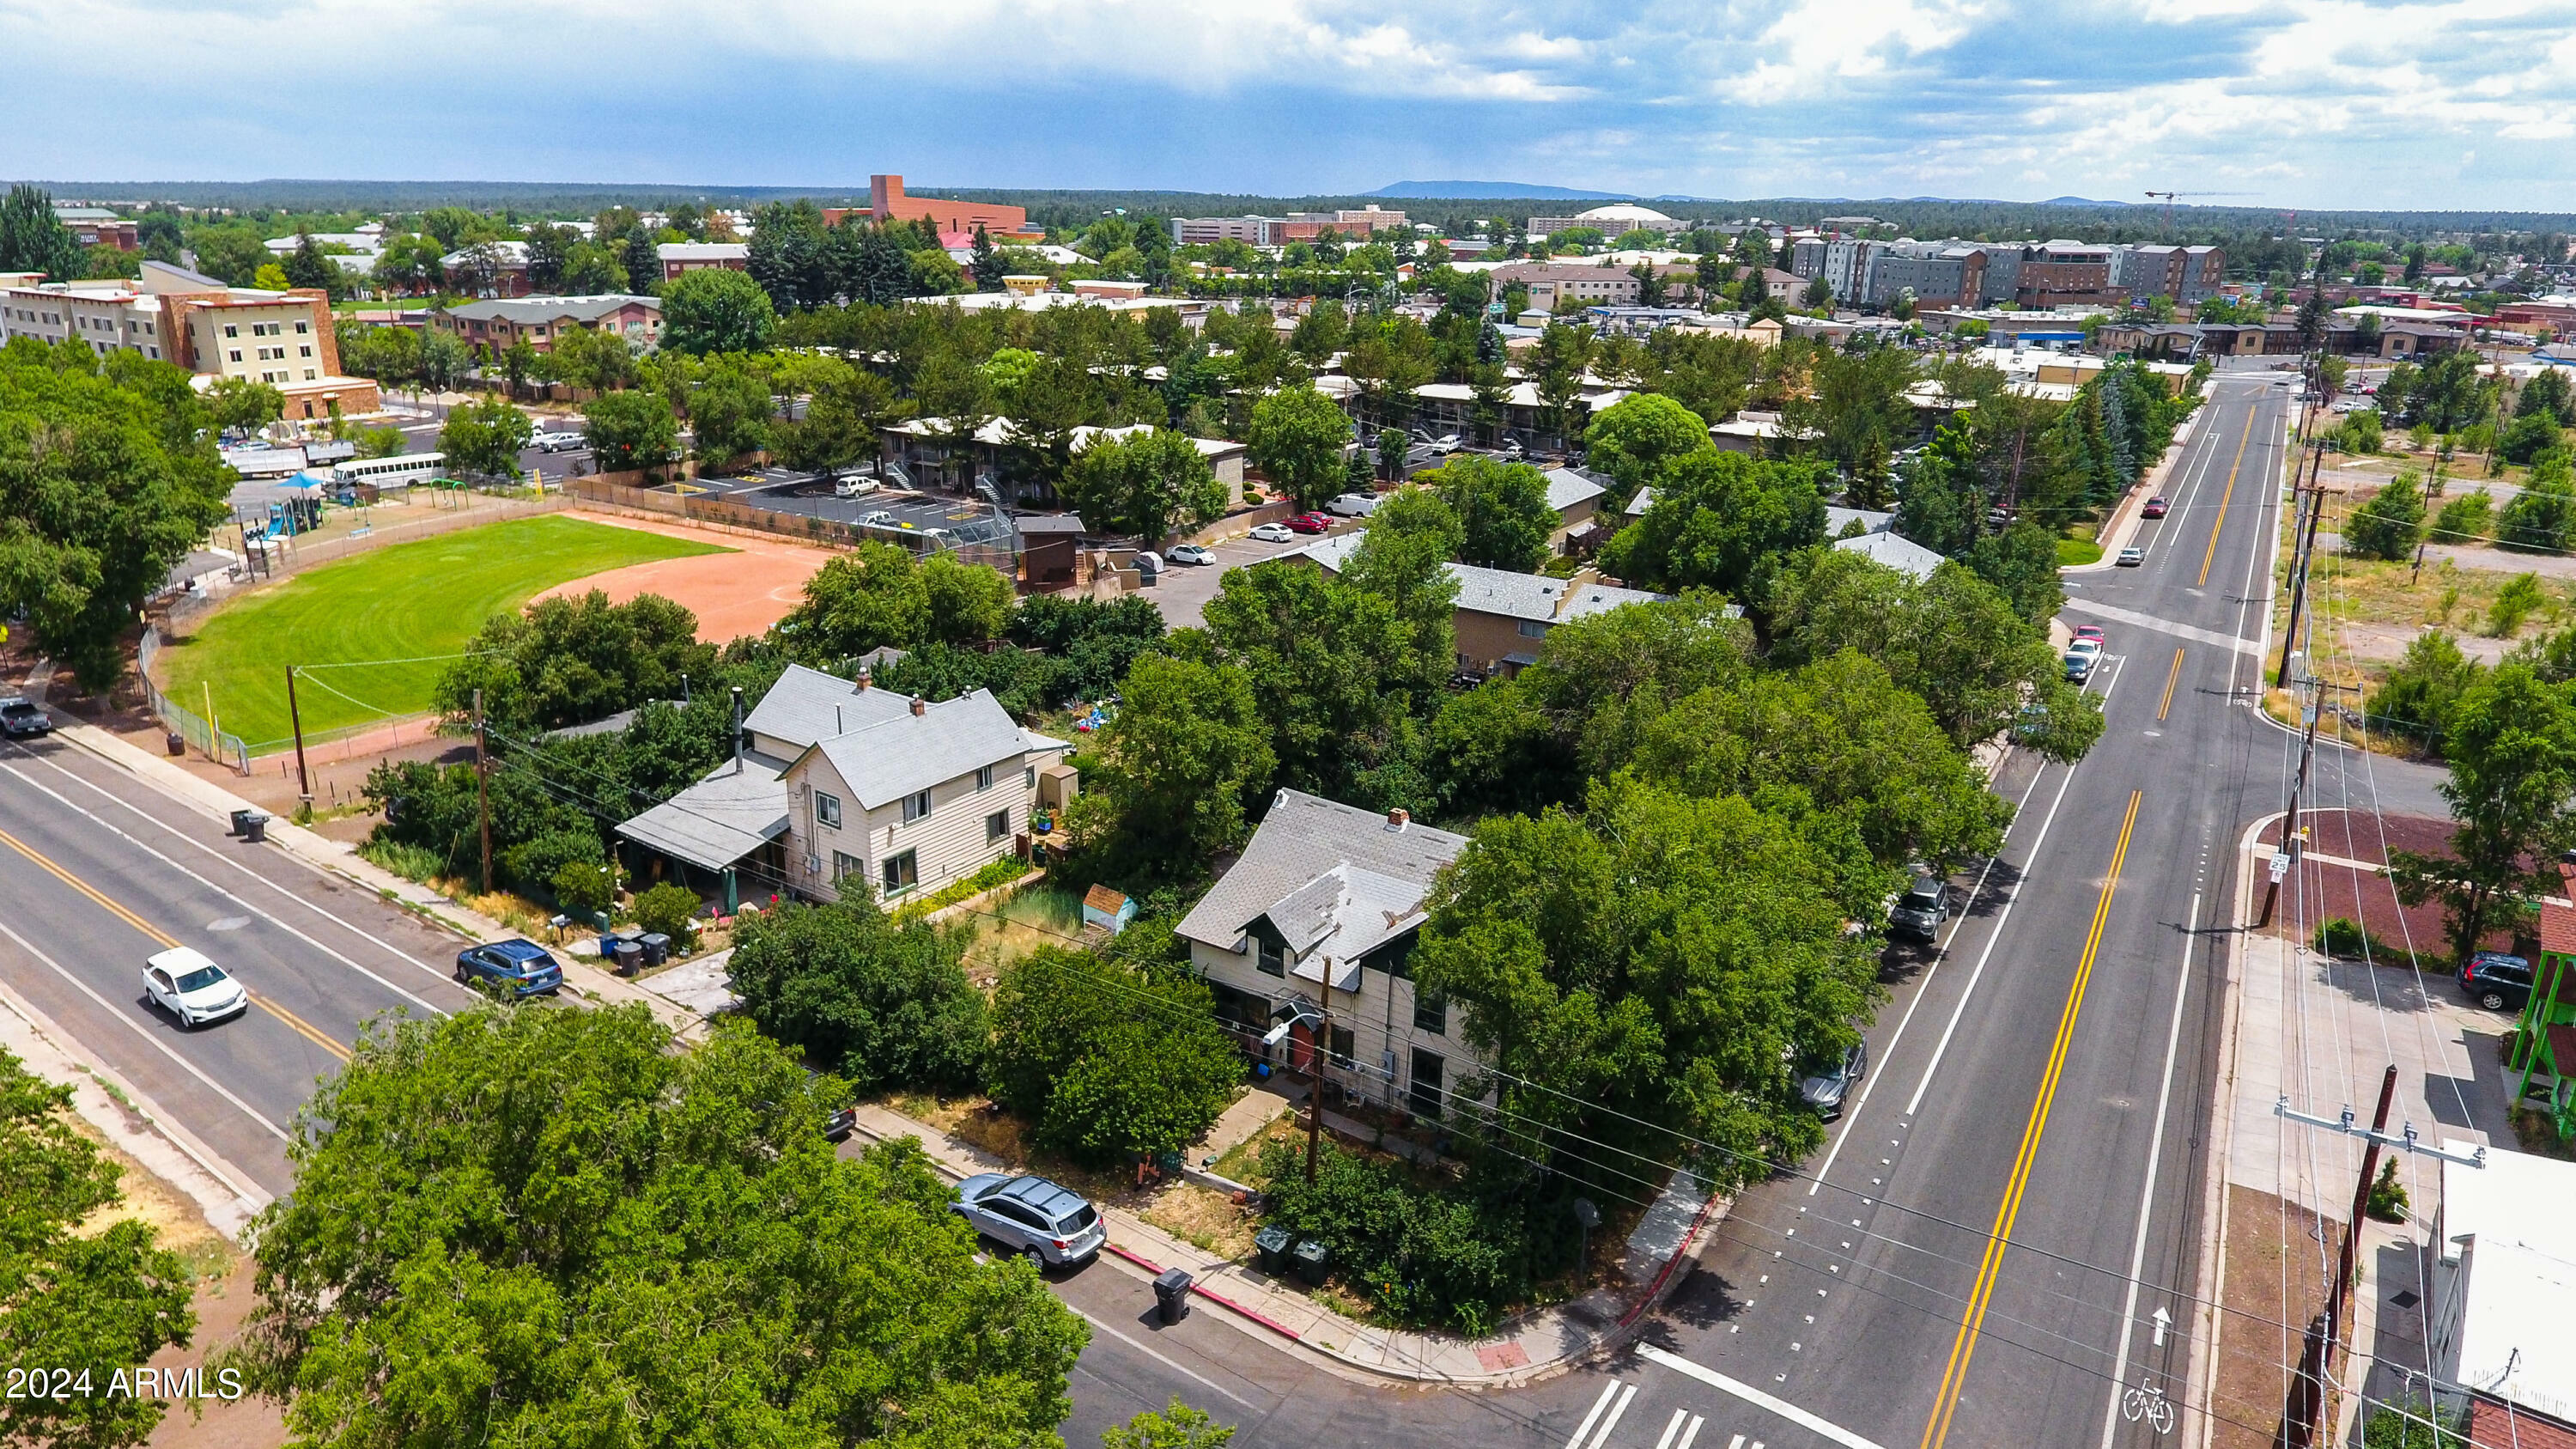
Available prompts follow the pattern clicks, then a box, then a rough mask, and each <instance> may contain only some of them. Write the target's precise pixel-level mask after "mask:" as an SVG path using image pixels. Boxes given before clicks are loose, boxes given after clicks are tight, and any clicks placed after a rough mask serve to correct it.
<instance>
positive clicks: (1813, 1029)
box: [1411, 777, 1887, 1188]
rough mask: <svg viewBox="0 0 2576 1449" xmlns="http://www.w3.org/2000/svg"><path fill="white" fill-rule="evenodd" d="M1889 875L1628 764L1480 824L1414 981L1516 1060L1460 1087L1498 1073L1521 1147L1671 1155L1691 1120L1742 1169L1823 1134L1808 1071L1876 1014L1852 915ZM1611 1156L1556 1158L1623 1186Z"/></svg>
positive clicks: (1444, 896)
mask: <svg viewBox="0 0 2576 1449" xmlns="http://www.w3.org/2000/svg"><path fill="white" fill-rule="evenodd" d="M1886 877H1887V873H1886V872H1883V871H1880V870H1878V869H1876V868H1874V867H1872V866H1871V865H1870V862H1869V861H1868V858H1867V856H1866V855H1865V854H1863V853H1861V852H1860V851H1859V850H1858V848H1857V846H1856V845H1851V846H1846V847H1844V848H1843V849H1842V850H1841V851H1840V852H1836V851H1834V850H1831V849H1828V848H1826V847H1824V846H1820V845H1819V844H1818V843H1816V842H1815V841H1814V840H1813V839H1811V838H1810V837H1809V835H1807V834H1806V833H1804V832H1801V831H1800V830H1798V829H1797V828H1795V827H1794V826H1793V825H1791V824H1790V823H1788V822H1786V821H1783V820H1781V819H1779V818H1778V817H1775V816H1773V815H1770V814H1768V813H1766V812H1764V811H1763V810H1760V809H1758V808H1756V807H1755V806H1754V805H1753V804H1751V803H1750V802H1748V801H1746V800H1745V799H1743V798H1742V797H1740V796H1733V795H1729V796H1723V797H1719V798H1714V799H1694V798H1689V797H1685V796H1681V795H1677V794H1673V793H1671V792H1669V791H1666V790H1662V789H1659V788H1656V787H1654V786H1651V785H1647V784H1643V783H1639V782H1637V781H1635V780H1632V779H1629V778H1627V777H1620V778H1618V779H1615V780H1613V781H1610V782H1606V783H1601V784H1597V785H1596V786H1595V787H1594V789H1593V792H1592V795H1591V798H1590V799H1589V801H1588V802H1587V803H1586V806H1585V809H1584V811H1583V812H1582V813H1581V814H1569V813H1565V812H1562V811H1558V810H1550V811H1548V812H1546V813H1545V814H1542V815H1540V816H1538V817H1536V818H1531V817H1526V816H1513V817H1507V818H1503V819H1497V820H1488V821H1486V822H1485V823H1484V824H1482V825H1480V826H1478V827H1477V829H1476V831H1475V833H1474V835H1473V837H1472V843H1471V844H1470V845H1469V846H1468V848H1467V850H1466V851H1465V853H1463V854H1462V855H1461V856H1460V857H1459V860H1458V862H1457V864H1456V865H1455V866H1453V867H1452V868H1451V869H1450V870H1449V871H1448V872H1447V873H1446V874H1444V876H1443V877H1442V879H1441V881H1440V883H1439V885H1438V886H1437V887H1435V889H1434V891H1433V893H1432V896H1431V898H1430V901H1429V903H1428V904H1429V910H1430V919H1429V921H1428V922H1427V923H1426V924H1425V925H1424V927H1423V929H1422V935H1421V939H1420V943H1419V944H1418V945H1417V946H1416V947H1415V949H1414V952H1413V955H1412V963H1411V964H1412V969H1413V976H1414V981H1415V983H1416V987H1417V989H1419V990H1424V991H1430V992H1436V993H1438V994H1439V995H1441V996H1443V997H1445V998H1446V999H1447V1000H1448V1001H1449V1002H1450V1003H1451V1004H1452V1005H1453V1007H1463V1008H1464V1009H1465V1017H1466V1020H1465V1024H1464V1032H1465V1035H1466V1039H1467V1040H1468V1041H1469V1042H1471V1043H1473V1044H1474V1045H1475V1047H1476V1049H1477V1053H1478V1055H1479V1057H1480V1058H1481V1059H1482V1060H1483V1061H1485V1062H1487V1063H1489V1064H1491V1065H1492V1066H1493V1067H1495V1068H1498V1069H1499V1070H1500V1075H1497V1076H1495V1077H1493V1078H1492V1079H1490V1080H1488V1079H1485V1078H1479V1077H1475V1076H1473V1075H1471V1076H1470V1078H1469V1079H1468V1080H1467V1081H1466V1082H1464V1083H1462V1084H1460V1089H1459V1095H1461V1096H1466V1097H1474V1096H1478V1095H1483V1094H1484V1093H1485V1092H1487V1091H1490V1093H1491V1094H1492V1095H1493V1097H1494V1100H1495V1102H1496V1104H1497V1105H1498V1106H1499V1108H1500V1109H1501V1111H1503V1112H1506V1113H1509V1114H1511V1115H1510V1116H1508V1117H1503V1118H1501V1119H1500V1120H1501V1124H1502V1125H1501V1127H1499V1128H1497V1129H1496V1130H1497V1131H1498V1132H1499V1131H1505V1130H1508V1131H1510V1132H1512V1133H1514V1134H1516V1139H1514V1140H1516V1141H1517V1142H1518V1144H1519V1146H1518V1150H1519V1151H1521V1152H1524V1153H1531V1152H1533V1151H1534V1150H1537V1151H1552V1150H1553V1149H1554V1148H1555V1147H1556V1146H1557V1145H1558V1144H1559V1143H1560V1142H1561V1141H1563V1140H1564V1139H1562V1138H1559V1137H1557V1136H1556V1134H1557V1133H1558V1132H1562V1133H1564V1134H1566V1136H1567V1137H1588V1138H1595V1139H1598V1140H1602V1141H1605V1142H1607V1143H1609V1144H1610V1145H1611V1148H1612V1149H1613V1152H1614V1153H1616V1152H1639V1153H1644V1154H1646V1155H1647V1159H1648V1160H1649V1161H1660V1160H1665V1159H1666V1156H1668V1155H1669V1154H1671V1153H1672V1152H1673V1150H1674V1140H1673V1137H1672V1136H1671V1135H1670V1133H1671V1132H1673V1131H1679V1132H1683V1133H1687V1134H1690V1135H1692V1136H1695V1137H1699V1138H1701V1139H1704V1140H1706V1141H1709V1142H1713V1143H1716V1144H1718V1145H1719V1146H1720V1147H1721V1148H1722V1149H1725V1150H1727V1151H1728V1152H1729V1153H1731V1154H1736V1155H1732V1156H1727V1157H1713V1158H1710V1159H1708V1160H1706V1161H1705V1162H1704V1163H1703V1165H1702V1168H1701V1170H1702V1171H1705V1172H1710V1173H1712V1174H1714V1175H1715V1176H1716V1177H1717V1179H1718V1180H1720V1181H1721V1182H1724V1183H1736V1182H1742V1181H1746V1180H1748V1179H1751V1178H1754V1177H1758V1176H1759V1175H1760V1174H1759V1169H1758V1166H1756V1164H1758V1163H1760V1162H1762V1161H1764V1160H1767V1159H1772V1158H1775V1157H1777V1156H1780V1155H1786V1156H1790V1157H1794V1156H1796V1155H1798V1154H1800V1153H1803V1152H1805V1151H1807V1150H1808V1149H1810V1148H1812V1147H1814V1146H1815V1145H1816V1144H1817V1143H1818V1142H1819V1141H1820V1140H1821V1139H1822V1136H1823V1127H1822V1125H1821V1123H1820V1122H1819V1121H1818V1119H1817V1117H1816V1115H1815V1113H1814V1112H1813V1111H1811V1110H1807V1109H1806V1108H1805V1107H1804V1106H1803V1104H1802V1103H1801V1102H1800V1101H1799V1098H1798V1089H1797V1068H1798V1064H1799V1063H1800V1062H1802V1061H1804V1060H1807V1059H1809V1058H1811V1057H1814V1056H1818V1055H1822V1054H1825V1053H1828V1052H1832V1051H1836V1050H1839V1049H1840V1048H1841V1047H1843V1046H1845V1045H1847V1044H1849V1043H1850V1042H1851V1041H1853V1040H1855V1039H1856V1037H1857V1035H1858V1033H1859V1031H1860V1029H1861V1026H1862V1025H1863V1023H1864V1022H1865V1020H1866V1015H1867V1012H1868V1010H1869V1007H1870V1004H1871V1002H1872V1000H1873V999H1874V997H1875V996H1876V995H1877V988H1876V980H1877V974H1878V962H1877V953H1876V951H1875V949H1874V943H1873V942H1872V941H1871V940H1870V939H1869V938H1868V937H1867V936H1866V935H1864V934H1859V933H1854V932H1851V931H1849V930H1847V929H1846V927H1847V925H1848V923H1849V922H1851V921H1853V920H1856V919H1858V920H1868V919H1871V918H1873V917H1874V915H1875V912H1876V902H1877V899H1878V892H1880V891H1882V890H1884V889H1886V884H1885V881H1886ZM1524 1083H1538V1084H1543V1085H1541V1086H1529V1085H1524ZM1603 1163H1604V1158H1603V1155H1602V1154H1601V1153H1599V1152H1586V1153H1566V1154H1564V1155H1563V1156H1562V1157H1560V1158H1559V1160H1558V1161H1557V1163H1556V1166H1557V1167H1558V1168H1559V1170H1561V1171H1564V1172H1566V1173H1568V1174H1569V1175H1571V1176H1573V1177H1575V1178H1577V1179H1578V1180H1586V1181H1593V1182H1595V1183H1596V1185H1599V1186H1602V1187H1605V1188H1615V1186H1616V1179H1612V1178H1608V1177H1605V1176H1604V1174H1605V1173H1606V1172H1607V1171H1608V1169H1607V1168H1606V1167H1605V1166H1604V1165H1603Z"/></svg>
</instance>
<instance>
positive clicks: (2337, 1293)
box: [2281, 1062, 2397, 1449]
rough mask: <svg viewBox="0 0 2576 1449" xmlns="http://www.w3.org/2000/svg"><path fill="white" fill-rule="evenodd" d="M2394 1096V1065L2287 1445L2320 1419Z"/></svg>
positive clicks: (2298, 1441) (2313, 1333)
mask: <svg viewBox="0 0 2576 1449" xmlns="http://www.w3.org/2000/svg"><path fill="white" fill-rule="evenodd" d="M2396 1095H2397V1064H2396V1063H2394V1062H2391V1063H2389V1066H2388V1074H2387V1075H2386V1076H2383V1077H2381V1078H2380V1079H2379V1108H2378V1110H2377V1111H2375V1112H2373V1113H2372V1114H2371V1118H2370V1132H2369V1134H2368V1136H2367V1137H2366V1139H2365V1140H2366V1141H2368V1143H2369V1144H2370V1145H2369V1146H2368V1147H2366V1148H2364V1149H2363V1150H2362V1154H2361V1180H2360V1181H2358V1182H2356V1183H2354V1184H2353V1189H2352V1211H2351V1212H2350V1213H2349V1214H2347V1215H2346V1217H2345V1219H2344V1225H2343V1249H2342V1251H2341V1252H2339V1253H2337V1254H2336V1255H2335V1275H2334V1281H2333V1282H2332V1283H2330V1284H2328V1285H2327V1286H2326V1311H2325V1312H2324V1313H2323V1314H2322V1315H2320V1318H2319V1322H2318V1323H2316V1324H2311V1325H2310V1326H2309V1331H2308V1340H2309V1341H2308V1349H2307V1352H2306V1353H2304V1354H2302V1355H2301V1356H2300V1364H2299V1378H2298V1381H2297V1382H2296V1383H2294V1384H2293V1385H2292V1386H2291V1390H2290V1405H2289V1413H2288V1415H2287V1421H2286V1422H2285V1423H2283V1424H2282V1426H2281V1433H2282V1438H2283V1440H2284V1442H2285V1443H2286V1444H2287V1445H2288V1449H2311V1446H2313V1445H2314V1444H2315V1443H2316V1438H2317V1425H2318V1421H2319V1420H2320V1419H2322V1418H2323V1417H2324V1411H2325V1398H2326V1394H2325V1386H2326V1383H2327V1381H2328V1378H2329V1376H2330V1375H2331V1374H2332V1373H2333V1372H2334V1355H2335V1341H2336V1339H2337V1338H2338V1337H2339V1336H2340V1335H2341V1332H2342V1324H2343V1311H2344V1305H2345V1303H2346V1301H2347V1300H2348V1299H2349V1298H2350V1297H2351V1293H2352V1277H2353V1272H2352V1269H2353V1261H2352V1260H2353V1254H2354V1252H2355V1251H2356V1247H2357V1245H2358V1243H2359V1241H2360V1238H2361V1217H2362V1214H2363V1213H2364V1212H2365V1211H2367V1210H2368V1208H2369V1206H2370V1183H2371V1179H2373V1178H2375V1177H2377V1176H2378V1175H2379V1145H2380V1137H2381V1134H2383V1133H2385V1132H2386V1131H2387V1130H2388V1107H2389V1103H2390V1102H2391V1101H2392V1100H2394V1099H2395V1097H2396Z"/></svg>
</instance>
